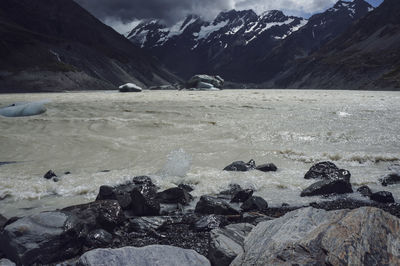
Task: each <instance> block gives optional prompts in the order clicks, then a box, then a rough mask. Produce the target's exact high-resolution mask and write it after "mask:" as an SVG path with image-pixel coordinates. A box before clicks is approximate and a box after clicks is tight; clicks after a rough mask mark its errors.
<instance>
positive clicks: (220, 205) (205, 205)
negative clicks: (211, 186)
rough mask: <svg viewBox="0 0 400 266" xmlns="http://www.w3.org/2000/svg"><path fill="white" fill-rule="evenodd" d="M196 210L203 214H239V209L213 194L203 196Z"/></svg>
mask: <svg viewBox="0 0 400 266" xmlns="http://www.w3.org/2000/svg"><path fill="white" fill-rule="evenodd" d="M195 212H196V213H201V214H219V215H237V214H239V211H237V210H235V209H234V208H232V207H231V206H230V205H229V204H228V203H226V202H225V201H223V200H221V199H218V198H215V197H211V196H201V197H200V200H199V202H198V203H197V204H196V208H195Z"/></svg>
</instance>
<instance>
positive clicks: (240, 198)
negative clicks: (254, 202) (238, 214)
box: [231, 189, 254, 202]
mask: <svg viewBox="0 0 400 266" xmlns="http://www.w3.org/2000/svg"><path fill="white" fill-rule="evenodd" d="M253 192H254V191H253V190H252V189H244V190H241V191H238V192H237V193H236V194H235V195H234V196H233V198H232V200H231V202H245V201H246V200H248V199H249V198H250V197H251V196H252V195H253Z"/></svg>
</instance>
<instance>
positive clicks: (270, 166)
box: [256, 163, 278, 172]
mask: <svg viewBox="0 0 400 266" xmlns="http://www.w3.org/2000/svg"><path fill="white" fill-rule="evenodd" d="M256 169H257V170H259V171H262V172H275V171H276V170H278V167H276V165H275V164H273V163H267V164H262V165H258V166H257V167H256Z"/></svg>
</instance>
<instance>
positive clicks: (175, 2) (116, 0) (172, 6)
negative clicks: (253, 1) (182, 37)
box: [76, 0, 234, 23]
mask: <svg viewBox="0 0 400 266" xmlns="http://www.w3.org/2000/svg"><path fill="white" fill-rule="evenodd" d="M76 2H78V3H79V4H80V5H81V6H82V7H84V8H85V9H87V10H88V11H90V12H91V13H92V14H93V15H95V16H96V17H98V18H100V19H101V20H103V21H104V20H106V19H110V18H111V19H115V20H120V21H122V22H124V23H126V22H130V21H132V20H135V19H148V18H157V19H163V20H164V21H165V22H167V23H173V22H176V21H178V20H179V19H182V18H183V17H184V16H185V15H187V14H199V15H202V16H204V17H206V18H211V17H212V16H215V15H216V14H217V13H218V12H220V11H221V10H225V9H231V8H234V1H233V0H228V1H227V0H76Z"/></svg>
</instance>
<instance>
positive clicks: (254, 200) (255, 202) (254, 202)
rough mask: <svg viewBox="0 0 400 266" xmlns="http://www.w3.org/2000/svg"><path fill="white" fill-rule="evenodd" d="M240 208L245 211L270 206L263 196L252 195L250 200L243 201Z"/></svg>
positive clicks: (260, 209) (258, 209)
mask: <svg viewBox="0 0 400 266" xmlns="http://www.w3.org/2000/svg"><path fill="white" fill-rule="evenodd" d="M240 208H241V209H242V210H243V211H245V212H248V211H262V210H265V209H266V208H268V203H267V202H266V201H265V200H264V199H263V198H261V197H258V196H251V197H250V198H249V199H248V200H246V201H245V202H243V204H242V206H240Z"/></svg>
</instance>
